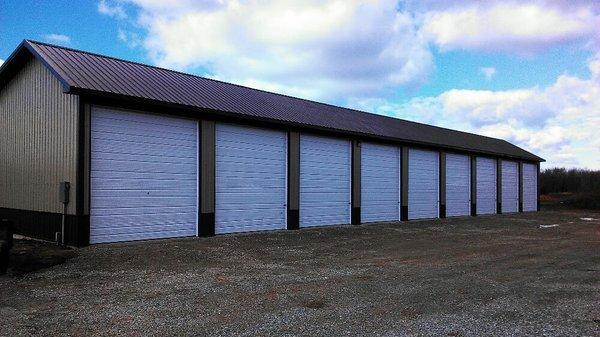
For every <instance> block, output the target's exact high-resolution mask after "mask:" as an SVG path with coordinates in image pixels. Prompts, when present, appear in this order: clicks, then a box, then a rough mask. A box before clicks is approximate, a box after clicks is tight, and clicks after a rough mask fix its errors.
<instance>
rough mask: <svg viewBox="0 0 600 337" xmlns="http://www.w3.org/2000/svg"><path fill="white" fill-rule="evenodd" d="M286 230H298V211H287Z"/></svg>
mask: <svg viewBox="0 0 600 337" xmlns="http://www.w3.org/2000/svg"><path fill="white" fill-rule="evenodd" d="M287 229H290V230H296V229H300V211H298V210H297V209H288V211H287Z"/></svg>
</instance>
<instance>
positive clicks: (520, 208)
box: [519, 202, 523, 212]
mask: <svg viewBox="0 0 600 337" xmlns="http://www.w3.org/2000/svg"><path fill="white" fill-rule="evenodd" d="M519 212H523V203H522V202H520V203H519Z"/></svg>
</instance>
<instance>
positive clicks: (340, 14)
mask: <svg viewBox="0 0 600 337" xmlns="http://www.w3.org/2000/svg"><path fill="white" fill-rule="evenodd" d="M598 27H600V5H598V4H597V3H596V2H593V1H577V0H575V1H561V0H556V1H530V2H524V1H519V2H511V1H486V2H481V1H473V2H470V1H446V2H435V1H392V0H380V1H360V0H347V1H337V0H327V1H308V0H307V1H294V0H281V1H271V0H265V1H254V2H250V1H211V0H205V1H192V0H175V1H169V2H164V1H159V0H113V1H109V0H104V1H102V0H100V1H96V0H90V1H40V2H38V1H22V0H21V1H13V0H8V1H3V2H0V60H5V59H6V58H8V56H9V55H10V53H11V52H12V51H13V50H14V48H15V47H16V46H17V45H18V44H19V43H20V42H21V41H22V40H23V39H26V38H27V39H33V40H38V41H45V42H50V43H54V44H59V45H65V46H69V47H73V48H77V49H83V50H88V51H93V52H97V53H101V54H106V55H111V56H115V57H119V58H124V59H129V60H135V61H139V62H143V63H149V64H155V65H159V66H163V67H167V68H172V69H177V70H182V71H186V72H191V73H195V74H198V75H203V76H208V77H213V78H218V79H221V80H225V81H229V82H235V83H239V84H243V85H248V86H252V87H257V88H261V89H266V90H270V91H276V92H281V93H286V94H291V95H294V96H300V97H304V98H309V99H315V100H319V101H325V102H328V103H333V104H338V105H343V106H349V107H354V108H359V109H362V110H366V111H370V112H375V113H380V114H386V115H392V116H396V117H399V118H406V119H411V120H416V121H420V122H425V123H431V124H435V125H440V126H444V127H450V128H456V129H460V130H464V131H470V132H476V133H480V134H485V135H489V136H493V137H500V138H504V139H507V140H509V141H511V142H514V143H516V144H518V145H519V146H522V147H524V148H525V149H528V150H530V151H533V152H535V153H537V154H539V155H541V156H543V157H545V158H546V159H547V160H548V163H546V164H544V166H545V167H552V166H568V167H587V168H595V169H600V156H599V154H600V141H599V140H598V138H599V137H597V136H596V134H595V133H596V130H597V129H598V128H600V53H599V51H600V48H599V41H600V37H599V31H600V30H599V29H598Z"/></svg>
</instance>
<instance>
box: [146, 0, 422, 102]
mask: <svg viewBox="0 0 600 337" xmlns="http://www.w3.org/2000/svg"><path fill="white" fill-rule="evenodd" d="M135 3H136V4H137V5H138V6H139V8H140V11H141V12H140V15H139V19H138V22H137V23H138V24H140V25H141V26H142V27H144V28H145V29H146V30H147V32H148V34H147V37H146V39H145V43H144V47H145V48H146V50H147V52H148V54H149V55H150V57H151V58H152V59H153V60H154V62H155V63H157V64H158V65H161V66H165V67H169V68H176V69H183V70H189V69H194V68H195V67H203V68H205V69H208V71H209V72H210V73H211V74H213V76H214V77H216V78H219V79H222V80H226V81H232V82H236V83H242V84H248V85H253V86H257V87H260V88H263V89H272V88H277V89H278V91H282V92H285V93H288V94H295V93H303V96H304V97H308V98H313V99H332V98H336V97H345V96H347V95H373V94H377V93H381V92H383V91H385V90H386V89H390V88H394V87H397V86H407V87H414V86H417V85H419V84H421V83H423V82H424V81H425V80H426V79H427V76H428V74H429V73H430V71H431V69H432V66H433V63H432V55H431V52H430V51H429V47H428V45H427V41H425V40H424V39H423V38H422V37H421V35H420V34H419V32H418V31H417V28H418V27H416V26H415V25H414V20H413V18H412V16H411V15H409V14H408V13H403V12H398V11H396V1H393V0H381V1H358V0H353V1H341V0H337V1H316V0H313V1H300V0H287V1H274V0H271V1H262V2H238V1H224V2H209V3H208V4H207V3H202V4H203V5H204V6H202V5H200V4H198V3H196V4H191V3H190V2H187V1H179V2H177V1H176V2H174V3H173V8H172V9H171V10H165V8H164V4H163V3H162V2H157V1H148V0H137V1H135Z"/></svg>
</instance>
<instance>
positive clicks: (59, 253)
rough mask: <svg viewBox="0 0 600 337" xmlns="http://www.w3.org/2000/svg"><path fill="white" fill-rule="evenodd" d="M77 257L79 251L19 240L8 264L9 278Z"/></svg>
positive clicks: (15, 242) (46, 243)
mask: <svg viewBox="0 0 600 337" xmlns="http://www.w3.org/2000/svg"><path fill="white" fill-rule="evenodd" d="M76 255H77V251H76V250H74V249H70V248H64V249H63V248H60V247H58V246H57V245H56V244H53V243H48V242H41V241H34V240H26V239H18V240H15V241H14V246H13V248H12V250H11V252H10V260H9V264H8V272H7V273H6V275H7V276H9V277H19V276H23V275H25V274H27V273H31V272H35V271H38V270H41V269H45V268H50V267H52V266H56V265H59V264H61V263H64V262H65V261H67V260H68V259H70V258H73V257H75V256H76Z"/></svg>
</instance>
